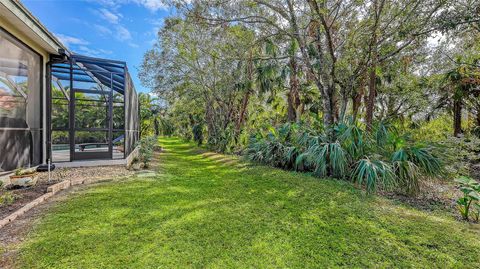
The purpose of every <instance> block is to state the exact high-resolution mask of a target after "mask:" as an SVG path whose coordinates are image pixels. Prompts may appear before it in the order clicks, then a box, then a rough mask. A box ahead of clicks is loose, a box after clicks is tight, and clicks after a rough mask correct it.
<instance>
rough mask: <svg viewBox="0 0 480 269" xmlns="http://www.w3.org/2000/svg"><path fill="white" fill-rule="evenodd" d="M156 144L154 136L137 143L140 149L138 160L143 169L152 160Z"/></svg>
mask: <svg viewBox="0 0 480 269" xmlns="http://www.w3.org/2000/svg"><path fill="white" fill-rule="evenodd" d="M156 144H157V138H156V137H155V136H148V137H144V138H142V139H140V141H138V146H139V147H140V149H139V150H140V160H141V161H142V162H143V165H144V167H148V166H149V164H150V162H151V161H152V158H153V150H154V148H155V145H156Z"/></svg>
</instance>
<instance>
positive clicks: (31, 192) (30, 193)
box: [0, 180, 58, 219]
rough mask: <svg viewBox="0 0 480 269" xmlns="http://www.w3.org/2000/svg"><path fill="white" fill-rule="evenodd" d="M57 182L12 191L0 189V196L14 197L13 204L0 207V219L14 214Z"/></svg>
mask: <svg viewBox="0 0 480 269" xmlns="http://www.w3.org/2000/svg"><path fill="white" fill-rule="evenodd" d="M57 182H58V181H53V180H52V181H51V182H47V181H41V182H39V183H37V184H36V185H35V186H32V187H28V188H22V189H13V190H3V189H0V195H3V194H5V193H7V192H10V193H11V194H13V196H14V197H15V200H14V202H13V204H10V205H0V219H3V218H5V217H7V216H8V215H10V214H12V213H14V212H15V211H16V210H18V209H20V208H22V207H23V206H24V205H26V204H28V203H29V202H31V201H33V200H35V199H37V198H38V197H40V196H42V195H43V194H45V193H47V188H48V186H50V185H53V184H55V183H57Z"/></svg>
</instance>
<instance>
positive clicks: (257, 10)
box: [140, 0, 480, 194]
mask: <svg viewBox="0 0 480 269" xmlns="http://www.w3.org/2000/svg"><path fill="white" fill-rule="evenodd" d="M165 3H166V4H170V5H172V6H174V7H175V11H176V13H175V14H173V15H171V16H170V17H169V18H167V19H166V20H165V23H164V25H163V27H161V28H160V30H159V32H158V41H157V42H156V43H155V44H154V46H153V48H152V49H151V50H150V51H148V52H147V53H146V54H145V57H144V62H143V64H142V66H141V68H140V77H141V80H142V82H143V84H144V85H145V86H147V87H150V88H151V89H152V92H153V93H154V94H155V96H156V97H158V98H159V100H161V102H160V103H161V110H162V113H163V114H162V116H161V117H160V118H162V119H163V120H165V121H167V122H168V123H169V125H168V126H166V127H162V128H165V129H164V130H167V128H168V133H169V134H175V135H178V136H181V137H183V138H185V139H188V140H195V141H196V142H197V143H198V144H205V145H206V146H207V147H209V148H210V149H212V150H215V151H219V152H230V153H244V154H246V155H248V157H249V158H250V159H252V160H255V161H258V162H262V163H266V164H269V165H273V166H278V167H282V168H285V169H292V170H299V171H306V172H312V173H315V174H316V175H318V176H322V177H324V176H329V177H335V178H342V179H346V180H351V181H353V182H356V183H357V184H359V185H363V186H365V187H366V189H367V190H368V191H373V190H375V189H377V188H378V187H382V188H395V189H399V190H401V191H403V192H405V193H407V194H415V193H417V192H418V191H419V188H420V185H421V182H422V181H423V180H424V179H427V178H439V177H443V175H445V176H446V178H453V177H454V176H456V175H459V174H460V175H469V174H471V172H472V169H471V167H472V165H474V164H476V163H478V162H479V161H480V160H478V157H475V156H478V151H479V149H478V148H476V146H475V145H478V143H477V142H476V141H478V135H480V131H478V130H480V102H479V101H478V100H479V94H480V66H479V63H480V42H479V41H480V25H479V22H480V15H479V14H480V12H478V11H479V9H480V4H478V1H472V0H460V1H450V0H446V1H444V0H428V1H424V0H407V1H392V0H361V1H357V0H355V1H353V0H325V1H318V0H271V1H262V0H248V1H247V0H235V1H233V0H222V1H211V0H196V1H189V0H188V1H183V0H171V1H165ZM386 122H388V125H387V124H385V123H386ZM162 130H163V129H162ZM442 163H443V164H447V165H446V166H444V165H442Z"/></svg>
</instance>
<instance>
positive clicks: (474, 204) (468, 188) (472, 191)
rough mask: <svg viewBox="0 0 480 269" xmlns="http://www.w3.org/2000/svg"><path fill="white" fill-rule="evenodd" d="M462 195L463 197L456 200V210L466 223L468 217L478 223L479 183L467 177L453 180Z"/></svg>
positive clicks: (479, 209)
mask: <svg viewBox="0 0 480 269" xmlns="http://www.w3.org/2000/svg"><path fill="white" fill-rule="evenodd" d="M455 182H457V183H458V184H459V188H460V190H461V191H462V193H463V197H462V198H460V199H458V200H457V206H458V210H459V211H460V214H461V215H462V217H463V219H464V220H466V221H468V220H470V216H472V219H473V220H474V221H477V222H478V219H479V215H480V204H479V201H480V183H478V182H477V181H475V180H474V179H472V178H469V177H460V178H458V179H456V180H455Z"/></svg>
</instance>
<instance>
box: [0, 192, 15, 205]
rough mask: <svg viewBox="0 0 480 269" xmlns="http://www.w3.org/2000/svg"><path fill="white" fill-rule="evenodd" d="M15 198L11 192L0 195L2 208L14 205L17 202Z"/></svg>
mask: <svg viewBox="0 0 480 269" xmlns="http://www.w3.org/2000/svg"><path fill="white" fill-rule="evenodd" d="M15 198H16V197H15V195H13V194H12V193H11V192H6V193H4V194H2V195H0V206H8V205H11V204H13V202H15Z"/></svg>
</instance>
